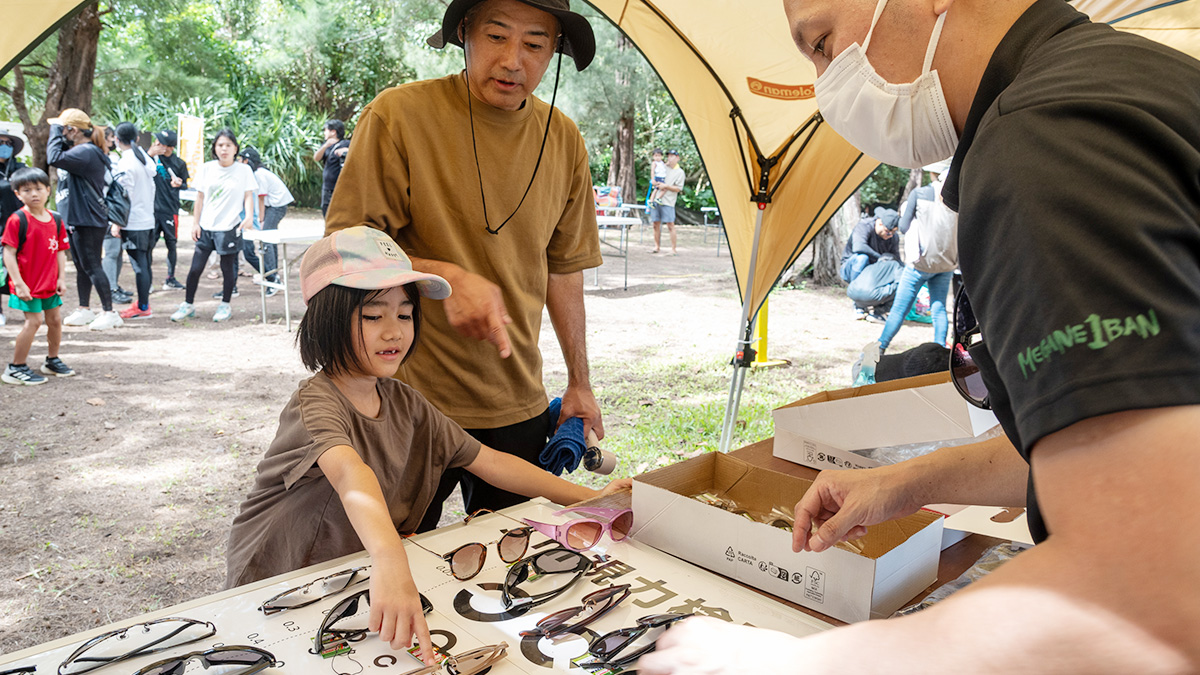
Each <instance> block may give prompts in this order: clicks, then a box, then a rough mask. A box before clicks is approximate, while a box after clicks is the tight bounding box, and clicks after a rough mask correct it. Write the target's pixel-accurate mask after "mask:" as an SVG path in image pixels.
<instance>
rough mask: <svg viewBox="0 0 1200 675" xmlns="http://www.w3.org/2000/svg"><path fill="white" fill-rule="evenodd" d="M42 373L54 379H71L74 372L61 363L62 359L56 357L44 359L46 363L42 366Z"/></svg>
mask: <svg viewBox="0 0 1200 675" xmlns="http://www.w3.org/2000/svg"><path fill="white" fill-rule="evenodd" d="M42 372H43V373H45V374H47V375H54V376H55V377H71V376H72V375H74V374H75V371H74V370H71V366H68V365H67V364H65V363H63V362H62V359H60V358H58V357H57V356H47V357H46V362H45V363H43V364H42Z"/></svg>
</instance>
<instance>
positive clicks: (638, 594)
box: [0, 500, 830, 675]
mask: <svg viewBox="0 0 1200 675" xmlns="http://www.w3.org/2000/svg"><path fill="white" fill-rule="evenodd" d="M555 508H556V507H554V506H552V505H550V504H548V503H547V502H545V501H544V500H535V501H532V502H527V503H525V504H521V505H518V506H515V507H512V508H510V509H506V510H505V511H504V513H505V514H508V515H510V516H512V517H514V518H531V519H534V520H539V521H541V522H548V523H561V522H566V520H567V519H568V518H567V517H565V516H554V515H552V514H553V513H554V511H555ZM512 527H517V523H514V522H513V521H512V520H510V519H509V518H506V517H505V516H504V515H499V514H488V515H484V516H480V517H478V518H475V519H474V520H472V521H471V522H470V523H468V524H461V525H455V526H451V527H446V528H442V529H439V530H436V531H434V532H429V533H426V534H423V535H420V536H419V537H415V538H414V539H417V540H418V541H420V543H421V545H423V546H425V547H427V548H428V549H430V550H431V551H436V552H438V553H445V552H449V551H452V550H454V549H455V548H457V547H458V546H461V545H463V544H466V543H470V542H483V543H487V542H492V541H495V540H496V539H499V538H500V536H501V534H503V532H504V531H505V530H507V529H509V528H512ZM696 536H704V535H703V532H702V530H701V529H700V528H697V529H696ZM552 546H553V544H552V543H551V541H550V540H549V539H548V538H547V537H545V536H543V535H541V534H539V533H536V532H535V533H534V534H533V538H532V540H531V542H530V551H531V552H534V551H537V550H542V549H544V548H548V547H552ZM405 547H406V551H407V553H408V557H409V563H410V566H411V567H412V573H413V577H414V580H415V581H416V584H417V587H418V588H419V589H420V590H421V592H422V593H424V594H425V596H426V597H427V598H428V599H429V600H430V602H432V604H433V607H434V611H433V612H432V613H431V614H429V615H428V616H427V617H426V618H427V621H428V623H429V628H430V631H431V633H432V638H433V642H434V644H435V645H436V646H437V647H439V648H441V649H443V650H444V651H446V652H448V653H450V654H458V653H461V652H463V651H466V650H469V649H472V648H475V647H480V646H485V645H492V644H496V643H498V642H501V641H504V642H507V643H508V645H509V649H508V656H507V658H506V659H505V660H503V661H501V662H499V663H497V664H496V665H494V666H493V667H492V668H491V670H490V671H489V672H490V673H493V674H494V675H506V674H509V673H514V674H515V673H543V672H545V671H546V669H553V670H570V669H574V670H575V672H577V673H586V672H588V671H586V670H583V669H580V668H578V667H577V666H573V665H572V664H571V660H572V659H574V658H576V657H579V656H581V655H583V654H585V653H586V652H587V646H588V643H587V641H586V640H585V639H584V638H583V637H580V636H574V635H569V636H567V637H566V638H564V639H560V640H558V641H556V642H552V641H550V640H548V639H544V638H534V637H521V636H520V632H521V631H522V630H526V629H528V628H531V627H533V626H534V624H536V623H537V622H538V620H539V619H541V618H542V617H544V616H546V615H547V614H550V613H553V612H555V611H558V610H561V609H566V608H568V607H574V606H577V605H579V604H581V603H580V599H581V598H582V597H583V596H584V595H587V594H588V593H591V592H593V591H596V590H598V589H600V588H605V587H607V586H608V585H610V584H630V585H631V589H630V590H631V595H630V596H629V597H628V598H626V599H625V601H624V602H623V603H621V605H619V606H618V607H617V608H615V609H614V610H613V611H611V612H609V613H608V614H606V615H605V616H603V617H601V618H600V619H599V620H597V621H595V622H594V623H593V624H591V625H590V626H588V629H587V630H585V631H584V634H585V635H587V636H588V637H590V638H594V637H595V636H596V635H598V634H603V633H605V632H607V631H610V630H614V629H617V628H622V627H626V626H635V625H636V624H637V619H638V617H641V616H646V615H650V614H662V613H670V612H694V613H696V614H700V615H708V616H714V617H718V618H721V619H725V620H727V621H733V622H736V623H739V624H751V625H755V626H760V627H763V628H771V629H775V630H780V631H783V632H786V633H790V634H792V635H808V634H811V633H815V632H817V631H820V630H824V629H826V628H829V627H830V626H829V624H826V623H824V622H821V621H819V620H817V619H815V618H813V617H811V616H809V615H807V614H804V613H803V612H800V611H798V610H795V609H792V608H791V607H788V606H786V605H783V604H781V603H779V602H776V601H774V600H772V599H770V598H768V597H766V596H763V595H761V594H758V593H756V592H754V591H752V590H749V589H746V588H744V587H742V586H739V585H737V584H734V583H732V582H730V581H728V580H726V579H723V578H721V577H718V576H716V575H714V574H712V573H711V572H708V571H706V570H703V569H701V568H699V567H695V566H693V565H690V564H688V563H686V562H684V561H681V560H678V559H676V558H673V557H671V556H669V555H666V554H664V553H661V552H659V551H657V550H655V549H653V548H650V547H648V546H645V545H643V544H639V543H638V542H635V541H625V542H620V543H613V542H611V541H609V540H608V538H607V537H605V538H604V540H603V542H602V543H601V544H600V545H599V546H597V547H596V548H595V549H592V551H589V552H588V554H589V555H591V556H604V557H605V558H606V559H607V560H606V562H609V563H610V564H608V565H605V566H604V567H603V569H601V570H600V571H599V572H596V573H593V574H591V575H590V576H585V577H584V578H583V579H581V580H580V581H579V582H578V583H576V584H575V585H574V586H573V587H572V588H570V589H569V590H568V591H567V592H565V593H563V594H562V595H561V596H559V597H557V598H555V599H554V600H552V601H550V602H548V603H546V604H544V605H540V606H538V607H534V608H533V609H532V610H529V611H527V612H525V613H523V614H520V615H513V614H509V613H506V612H505V611H504V608H503V605H502V603H501V598H500V586H501V583H502V582H503V579H504V575H505V572H506V569H507V566H506V565H505V564H504V563H503V562H502V561H501V560H500V557H499V554H498V553H497V551H496V546H495V545H494V544H492V545H490V546H489V547H488V556H487V561H486V565H485V568H484V569H483V571H482V572H480V573H479V575H478V576H476V577H475V578H473V579H471V580H470V581H459V580H457V579H455V578H454V577H453V576H451V574H450V571H449V569H448V567H447V566H446V564H445V562H444V561H443V560H441V559H440V557H438V556H437V555H434V554H433V553H430V552H427V551H425V550H423V549H421V548H420V547H419V546H417V545H416V544H414V543H413V541H412V540H408V541H406V542H405ZM363 564H369V558H368V557H367V556H366V554H361V555H359V556H351V557H347V558H342V559H340V560H337V561H333V562H331V563H327V564H323V565H319V566H314V567H311V568H308V569H305V570H302V571H301V572H298V573H293V574H289V575H282V576H280V577H276V578H274V579H271V580H267V581H265V582H260V583H258V584H252V585H249V586H244V587H241V588H238V589H234V590H233V591H227V592H225V593H221V594H218V595H215V596H210V597H209V598H203V599H200V600H197V601H195V602H191V603H187V604H184V605H179V606H177V607H173V608H168V609H166V610H163V611H161V612H155V613H154V614H152V615H147V616H145V617H138V618H135V619H130V620H128V621H122V622H118V623H116V624H113V625H111V626H106V627H104V628H102V629H97V630H95V631H89V632H87V633H83V634H80V635H77V636H73V637H71V638H67V639H64V640H58V641H55V642H53V643H50V644H47V645H43V646H41V647H35V648H33V649H27V650H24V651H22V652H17V653H14V654H9V655H6V656H0V670H4V669H5V668H9V667H15V666H25V665H32V664H36V665H37V666H38V670H37V672H39V673H54V672H56V669H57V668H58V665H59V664H60V663H61V662H62V661H63V659H64V658H66V656H68V655H69V654H70V653H71V652H72V651H74V649H75V648H76V647H77V646H78V645H79V644H80V643H82V642H84V641H85V640H87V639H88V638H90V637H92V636H94V635H97V634H101V633H104V632H107V631H110V630H113V629H115V628H119V627H124V626H131V625H135V624H138V623H141V622H142V621H144V620H147V619H150V618H160V617H167V616H183V617H187V618H191V619H197V620H203V621H211V622H212V623H213V624H215V625H216V627H217V634H216V635H214V636H213V637H211V638H208V639H206V640H203V641H201V642H196V643H192V644H189V645H182V646H179V647H176V648H173V649H170V650H168V651H166V652H163V653H160V654H153V655H148V656H143V657H139V658H135V659H130V660H129V661H125V662H122V663H120V664H113V665H109V666H105V667H104V668H101V669H99V670H97V671H95V672H97V673H98V674H99V675H105V673H132V672H135V671H136V670H137V669H138V668H140V667H141V666H144V665H146V664H148V663H152V662H154V661H157V660H160V659H163V658H165V657H167V656H170V655H171V654H183V653H187V652H192V651H201V650H203V649H207V648H210V647H212V646H216V645H233V644H238V645H251V646H255V647H259V648H261V649H265V650H267V651H269V652H271V653H272V654H274V655H275V657H276V658H277V659H279V660H280V661H282V662H283V663H282V665H281V666H280V667H279V668H277V669H271V670H268V671H265V672H267V673H275V672H286V673H305V674H316V675H322V674H325V673H328V674H330V675H333V674H335V673H338V674H347V675H358V674H359V673H382V674H395V675H402V674H403V673H406V672H408V671H410V670H413V669H415V668H418V667H420V666H421V663H420V662H419V661H418V660H417V659H416V658H414V657H412V656H410V655H409V654H407V653H406V652H404V651H403V650H401V651H395V650H393V649H391V648H390V647H389V646H388V645H387V644H385V643H383V642H382V641H381V640H379V638H378V637H377V636H376V635H375V634H371V635H369V636H368V637H367V638H366V639H364V640H362V641H360V642H357V643H355V644H354V647H353V650H352V651H351V652H350V653H349V654H346V655H339V656H335V657H332V658H328V659H326V658H323V657H321V656H320V655H316V654H313V653H310V649H311V648H312V647H313V638H314V637H315V635H316V632H317V630H318V628H319V627H320V623H321V620H322V618H323V617H324V615H325V613H326V612H327V611H328V610H329V609H330V608H332V607H333V605H334V604H336V603H337V602H338V600H339V599H341V598H343V597H345V596H346V595H348V594H349V593H351V592H353V591H358V590H363V589H364V588H366V586H367V585H366V584H362V585H359V586H357V587H353V588H352V589H350V590H347V591H345V592H343V593H339V594H337V595H334V596H331V597H329V598H326V599H324V600H322V601H321V602H319V603H316V604H313V605H310V606H308V607H302V608H299V609H294V610H288V611H284V612H280V613H277V614H272V615H271V616H264V615H263V614H262V612H260V611H259V609H258V607H259V605H261V604H262V602H263V601H264V600H266V599H267V598H270V597H272V596H274V595H276V594H277V593H280V592H282V591H284V590H287V589H289V588H293V587H295V586H299V585H301V584H303V583H306V582H308V581H311V580H313V579H317V578H319V577H323V576H326V575H328V574H330V573H333V572H337V571H339V570H342V569H346V568H349V567H355V566H358V565H363ZM203 672H204V669H203V668H202V667H201V666H200V664H199V663H198V662H192V663H191V664H189V666H188V669H187V673H188V674H189V675H191V674H193V673H203ZM443 672H444V671H443Z"/></svg>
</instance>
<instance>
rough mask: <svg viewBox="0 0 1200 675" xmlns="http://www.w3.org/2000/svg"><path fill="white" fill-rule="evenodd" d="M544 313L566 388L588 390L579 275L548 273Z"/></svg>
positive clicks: (585, 326)
mask: <svg viewBox="0 0 1200 675" xmlns="http://www.w3.org/2000/svg"><path fill="white" fill-rule="evenodd" d="M546 311H547V312H549V314H550V323H551V324H553V325H554V333H555V334H556V335H557V336H558V346H559V348H560V349H562V354H563V359H564V360H565V361H566V364H567V386H580V387H588V388H591V375H590V373H589V371H588V358H587V314H586V311H585V309H584V306H583V272H571V273H570V274H551V275H550V276H549V281H548V283H547V285H546Z"/></svg>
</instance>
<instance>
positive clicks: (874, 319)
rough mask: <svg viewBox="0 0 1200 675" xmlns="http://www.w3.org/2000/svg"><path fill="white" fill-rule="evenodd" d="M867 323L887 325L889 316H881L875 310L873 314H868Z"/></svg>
mask: <svg viewBox="0 0 1200 675" xmlns="http://www.w3.org/2000/svg"><path fill="white" fill-rule="evenodd" d="M867 321H870V322H871V323H887V314H880V313H879V312H877V311H875V310H871V313H870V314H867Z"/></svg>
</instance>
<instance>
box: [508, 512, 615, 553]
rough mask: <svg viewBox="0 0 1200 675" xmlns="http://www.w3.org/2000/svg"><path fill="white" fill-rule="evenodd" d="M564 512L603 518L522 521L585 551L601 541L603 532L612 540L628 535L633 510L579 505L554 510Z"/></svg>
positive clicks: (559, 513) (570, 546) (573, 549)
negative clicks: (542, 521) (552, 521)
mask: <svg viewBox="0 0 1200 675" xmlns="http://www.w3.org/2000/svg"><path fill="white" fill-rule="evenodd" d="M564 513H583V514H585V515H594V516H599V517H600V518H603V520H598V519H596V518H588V517H585V518H572V519H571V520H568V521H567V522H565V523H563V524H562V525H551V524H550V523H539V522H537V521H535V520H530V519H528V518H525V519H524V521H525V523H526V524H527V525H529V526H531V527H533V529H535V530H537V531H538V532H541V533H542V534H544V535H546V536H547V537H550V538H551V539H553V540H555V541H557V542H558V543H560V544H562V545H563V546H566V547H567V548H569V549H571V550H572V551H586V550H588V549H590V548H591V547H593V546H595V545H596V544H598V543H599V542H600V537H602V536H603V535H604V533H605V532H607V533H608V536H609V537H610V538H611V539H612V540H613V541H622V540H624V539H625V538H626V537H628V536H629V530H630V529H631V528H632V527H633V509H604V508H599V507H592V506H578V507H574V508H566V509H562V510H560V511H555V512H554V515H556V516H557V515H561V514H564Z"/></svg>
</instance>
